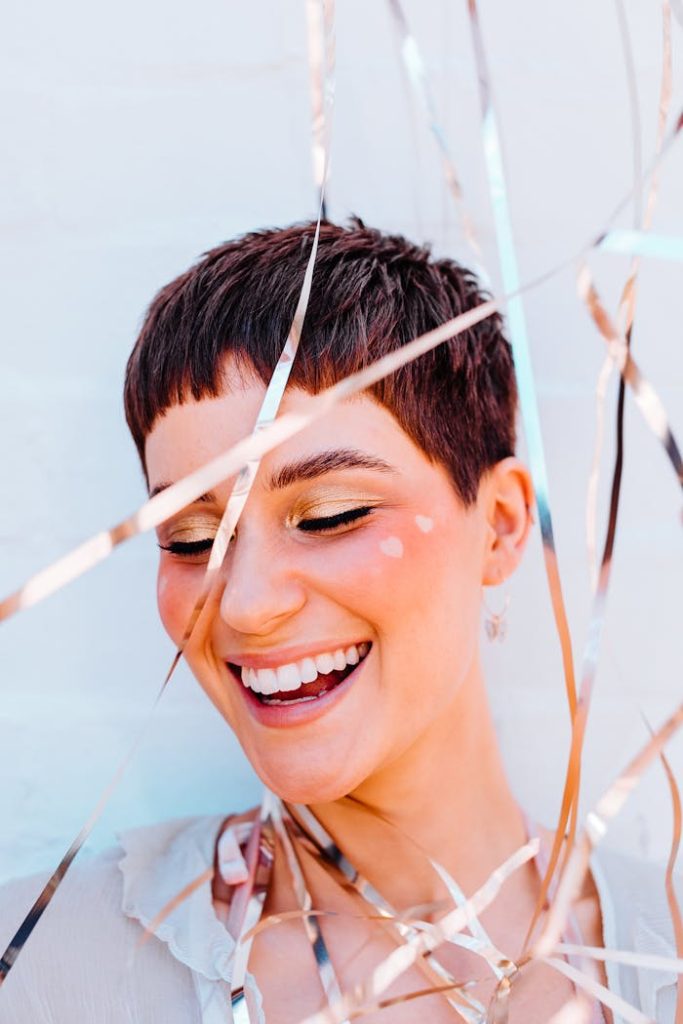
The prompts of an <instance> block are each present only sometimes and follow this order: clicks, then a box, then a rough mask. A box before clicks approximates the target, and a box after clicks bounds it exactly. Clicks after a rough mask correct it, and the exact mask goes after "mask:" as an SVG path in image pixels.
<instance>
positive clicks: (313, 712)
mask: <svg viewBox="0 0 683 1024" xmlns="http://www.w3.org/2000/svg"><path fill="white" fill-rule="evenodd" d="M371 653H372V652H371V651H369V652H368V654H366V656H365V657H364V658H363V660H362V661H361V662H359V663H358V664H357V665H356V667H355V668H354V670H353V672H350V673H349V674H348V676H347V677H346V679H344V680H343V682H341V683H338V684H337V685H336V686H335V687H334V688H333V689H331V690H329V691H328V692H327V693H326V694H324V695H323V696H322V697H316V698H315V700H303V701H301V702H300V703H299V704H293V703H292V704H262V703H261V701H260V700H259V699H258V697H257V696H256V694H255V693H254V692H253V690H250V689H249V687H247V686H244V684H243V683H242V681H241V680H236V679H235V676H234V675H233V673H232V672H230V669H228V671H229V672H230V675H231V676H232V678H233V679H235V682H236V683H237V684H238V685H239V688H240V690H241V691H242V693H243V696H244V700H245V703H246V705H247V708H248V709H249V712H250V714H251V715H252V716H253V717H254V718H255V719H256V721H257V722H258V723H259V724H260V725H265V726H267V727H268V728H270V729H286V728H291V727H292V726H297V725H308V723H309V722H315V721H316V719H318V718H321V717H322V715H325V714H327V712H328V711H331V710H332V708H334V707H335V706H336V705H337V704H338V703H339V702H340V701H341V700H343V699H344V696H345V694H346V693H348V691H349V690H350V689H351V687H352V686H353V684H354V683H355V682H356V680H357V679H358V678H359V677H360V674H361V672H362V670H363V666H364V665H365V663H366V661H367V660H368V658H369V657H370V654H371Z"/></svg>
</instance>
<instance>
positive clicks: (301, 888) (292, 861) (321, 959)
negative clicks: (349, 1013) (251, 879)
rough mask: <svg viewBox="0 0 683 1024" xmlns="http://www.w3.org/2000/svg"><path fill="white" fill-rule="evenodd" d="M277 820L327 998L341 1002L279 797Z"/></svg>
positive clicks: (280, 838)
mask: <svg viewBox="0 0 683 1024" xmlns="http://www.w3.org/2000/svg"><path fill="white" fill-rule="evenodd" d="M273 820H274V823H275V831H276V834H277V837H278V839H279V840H280V843H281V845H282V849H283V850H284V854H285V858H286V861H287V866H288V867H289V874H290V878H291V880H292V885H293V887H294V893H295V895H296V900H297V903H298V904H299V907H300V908H301V910H302V911H303V913H304V917H303V922H304V927H305V930H306V937H307V939H308V941H309V943H310V945H311V949H312V951H313V956H314V958H315V964H316V967H317V969H318V976H319V978H320V984H321V986H322V990H323V992H324V993H325V998H326V999H327V1001H328V1003H329V1002H330V1001H332V1000H333V1001H335V1002H338V1001H339V999H340V998H341V992H340V989H339V982H338V981H337V976H336V974H335V971H334V966H333V964H332V961H331V959H330V954H329V952H328V950H327V946H326V944H325V937H324V935H323V933H322V928H321V927H320V919H319V917H318V916H317V915H316V914H314V913H311V911H312V910H313V901H312V899H311V895H310V893H309V891H308V888H307V886H306V879H305V877H304V873H303V869H302V867H301V862H300V860H299V858H298V855H297V852H296V848H295V845H294V843H293V841H292V839H291V837H290V835H289V832H288V831H287V828H286V827H285V822H284V820H283V814H282V804H281V803H280V801H279V800H274V801H273ZM343 1024H348V1022H347V1021H346V1020H345V1021H344V1022H343Z"/></svg>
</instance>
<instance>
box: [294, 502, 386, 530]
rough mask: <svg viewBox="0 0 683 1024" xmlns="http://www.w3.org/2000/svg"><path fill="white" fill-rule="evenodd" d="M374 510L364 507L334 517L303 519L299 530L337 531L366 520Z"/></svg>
mask: <svg viewBox="0 0 683 1024" xmlns="http://www.w3.org/2000/svg"><path fill="white" fill-rule="evenodd" d="M372 512H374V508H373V507H372V506H371V505H362V506H361V507H360V508H350V509H347V510H346V511H345V512H337V513H336V515H333V516H324V517H321V518H319V519H301V520H300V521H299V522H298V523H297V529H298V530H304V531H305V532H307V533H325V532H326V531H328V530H335V529H337V527H339V526H348V525H349V524H350V523H355V522H358V520H359V519H365V518H366V517H367V516H369V515H370V514H371V513H372Z"/></svg>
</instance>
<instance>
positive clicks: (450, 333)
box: [0, 298, 505, 621]
mask: <svg viewBox="0 0 683 1024" xmlns="http://www.w3.org/2000/svg"><path fill="white" fill-rule="evenodd" d="M504 303H505V299H504V298H502V299H498V300H496V301H493V300H491V301H489V302H483V303H481V304H480V305H478V306H475V307H474V308H472V309H470V310H467V311H466V312H465V313H461V314H459V316H456V317H453V319H452V320H448V321H447V322H446V323H444V324H441V325H440V326H439V327H435V328H434V329H433V330H431V331H428V332H427V333H426V334H422V335H420V337H418V338H414V339H413V340H412V341H410V342H408V343H407V344H406V345H404V346H403V347H402V348H400V349H397V350H396V351H394V352H390V353H388V354H387V355H385V356H382V358H381V359H378V360H376V361H375V362H374V363H371V364H370V365H369V366H367V367H365V368H364V369H362V370H359V371H358V372H357V373H353V374H351V375H350V376H348V377H345V378H344V379H343V380H341V381H339V382H338V383H337V384H334V385H332V387H330V388H327V389H326V390H325V391H321V392H320V393H319V394H318V395H316V396H314V397H313V398H312V400H311V402H310V404H309V411H308V412H307V413H306V414H305V415H302V414H298V413H286V414H285V415H282V416H278V418H277V419H276V420H275V422H273V423H271V424H269V425H268V426H265V427H264V428H263V429H262V430H261V431H258V432H257V431H254V433H253V434H250V435H249V436H248V437H246V438H244V439H243V440H242V441H238V443H237V444H236V445H234V446H233V447H232V448H229V449H228V450H227V451H226V452H223V453H222V454H221V455H218V456H216V458H215V459H211V460H210V461H209V462H207V463H205V465H203V466H202V467H200V468H199V469H197V470H195V471H194V472H193V473H189V474H188V475H187V476H186V477H183V478H182V480H178V481H177V482H176V483H174V484H172V485H171V486H170V487H167V488H166V489H165V490H163V491H162V492H161V493H160V494H156V495H155V496H154V497H153V498H150V499H149V501H146V502H145V503H144V505H142V506H141V507H140V508H139V509H138V510H137V512H134V513H133V514H132V515H131V516H129V517H128V518H127V519H124V520H123V521H122V522H120V523H118V524H117V525H116V526H114V527H112V528H111V530H108V531H104V532H102V533H98V534H96V535H95V537H93V538H91V539H90V540H88V541H86V542H85V543H84V544H81V545H79V546H78V547H77V548H74V549H73V550H72V551H71V552H69V554H67V555H64V556H63V557H62V558H60V559H58V560H57V561H56V562H53V563H52V564H51V565H49V566H48V567H47V568H46V569H43V570H42V571H41V572H38V573H36V574H35V575H34V576H32V577H30V579H29V580H28V581H27V582H26V583H25V584H24V585H23V586H22V587H20V588H19V589H18V590H16V591H15V592H14V593H13V594H10V595H9V596H8V597H6V598H4V600H2V601H1V602H0V621H3V620H4V619H8V618H10V617H11V616H12V615H15V614H16V613H17V612H19V611H23V610H25V609H26V608H29V607H32V606H33V605H35V604H38V603H39V602H40V601H43V600H45V598H47V597H49V596H50V595H52V594H54V593H55V592H56V591H58V590H60V589H61V588H62V587H64V586H66V585H67V584H68V583H70V582H72V581H73V580H75V579H77V578H78V577H79V576H82V575H83V574H84V573H86V572H88V571H89V570H90V569H93V568H94V567H95V566H96V565H98V564H99V563H100V562H102V561H104V560H105V559H106V558H107V557H108V555H109V554H111V552H112V551H113V550H114V548H116V547H118V545H119V544H123V543H125V542H126V541H127V540H130V539H131V538H132V537H136V536H137V535H138V534H140V533H145V532H146V531H147V530H151V529H153V528H154V527H156V526H158V525H159V524H160V523H163V522H164V521H165V520H166V519H170V517H171V516H173V515H175V514H176V512H178V511H180V509H182V508H184V506H185V505H189V504H191V503H192V502H193V501H196V500H197V498H198V497H199V496H200V495H202V494H204V493H205V492H206V491H210V490H212V489H213V488H215V487H217V486H218V485H219V484H220V483H221V482H222V481H224V480H226V479H228V478H229V477H231V476H233V475H234V474H235V473H238V472H239V471H240V470H241V469H242V468H243V467H244V466H245V465H246V464H247V463H248V462H250V461H251V460H252V459H257V458H262V457H263V456H264V455H266V454H267V453H268V452H270V451H272V450H273V449H274V448H277V446H278V445H280V444H282V443H283V442H284V441H287V440H289V438H291V437H294V436H296V434H299V433H300V432H301V431H302V430H304V429H305V428H306V427H308V426H310V425H311V424H312V423H314V422H316V420H318V419H321V418H322V417H323V416H324V415H325V414H326V413H327V412H329V411H330V410H331V409H333V408H334V407H335V405H337V404H338V403H339V402H342V401H344V399H346V398H351V397H353V396H354V395H357V394H359V393H360V392H361V391H364V390H365V389H366V388H368V387H370V386H371V385H372V384H376V383H377V381H379V380H382V378H383V377H387V376H388V375H389V374H390V373H393V372H394V371H395V370H398V369H400V367H401V366H405V365H406V364H407V363H410V362H412V361H413V359H417V358H418V357H419V356H421V355H424V353H425V352H429V351H431V349H433V348H436V346H437V345H440V344H441V343H442V342H444V341H448V340H449V339H451V338H455V337H457V335H459V334H461V333H462V332H463V331H466V330H468V329H469V328H470V327H473V326H474V325H475V324H477V323H479V322H480V321H481V320H485V319H486V318H487V317H489V316H491V314H492V313H495V312H496V311H497V310H499V309H501V308H502V306H503V305H504Z"/></svg>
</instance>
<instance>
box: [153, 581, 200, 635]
mask: <svg viewBox="0 0 683 1024" xmlns="http://www.w3.org/2000/svg"><path fill="white" fill-rule="evenodd" d="M186 577H189V574H188V573H187V572H186V571H185V570H183V568H182V567H180V566H178V567H175V566H174V567H165V566H160V567H159V574H158V576H157V607H158V609H159V616H160V618H161V621H162V623H163V626H164V629H165V630H166V632H167V633H168V635H169V636H170V638H171V640H173V642H174V643H180V640H181V638H182V635H183V632H184V630H185V626H186V624H187V622H188V619H189V617H190V615H191V613H192V609H193V607H194V600H195V594H196V595H198V594H199V590H198V588H197V587H195V585H194V581H193V580H191V579H190V578H186Z"/></svg>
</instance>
